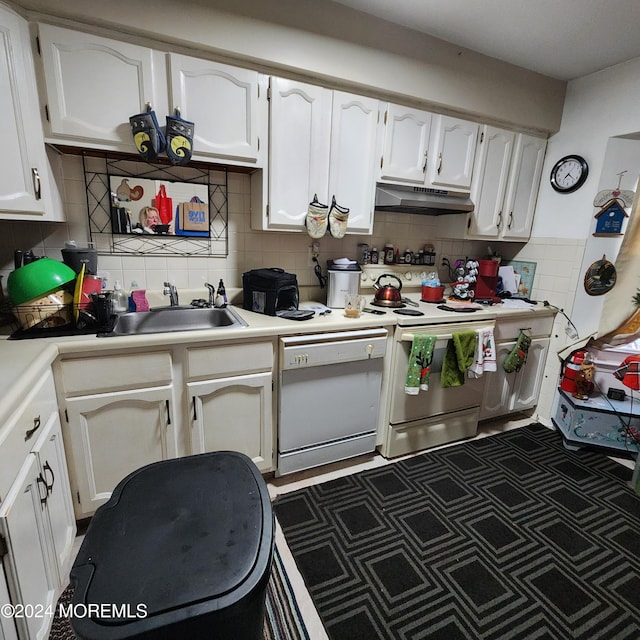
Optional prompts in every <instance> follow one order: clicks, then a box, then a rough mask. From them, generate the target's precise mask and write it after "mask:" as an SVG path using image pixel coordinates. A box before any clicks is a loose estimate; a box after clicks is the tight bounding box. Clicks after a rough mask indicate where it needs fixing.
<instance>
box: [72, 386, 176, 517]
mask: <svg viewBox="0 0 640 640" xmlns="http://www.w3.org/2000/svg"><path fill="white" fill-rule="evenodd" d="M171 399H172V387H170V386H168V387H157V388H154V389H138V390H134V391H122V392H114V393H105V394H100V395H94V396H85V397H80V398H70V399H68V400H67V407H66V410H67V416H68V422H69V425H68V436H69V438H68V440H67V443H70V444H71V446H70V448H71V450H72V455H73V474H72V477H74V478H75V484H76V485H77V486H74V489H75V490H76V491H77V494H76V495H74V496H73V498H74V508H75V509H76V515H77V516H78V517H85V516H86V515H89V514H91V513H93V512H94V511H95V510H96V509H97V508H98V507H99V506H100V505H101V504H103V503H105V502H106V501H107V500H108V499H109V497H110V496H111V492H112V491H113V489H114V488H115V486H116V485H117V484H118V482H120V480H122V479H123V478H124V477H125V476H127V475H128V474H129V473H131V472H132V471H135V470H136V469H139V468H140V467H142V466H144V465H146V464H151V463H152V462H158V461H159V460H166V459H168V458H175V457H176V455H177V444H176V433H175V427H174V419H173V417H172V415H171ZM76 500H77V502H76Z"/></svg>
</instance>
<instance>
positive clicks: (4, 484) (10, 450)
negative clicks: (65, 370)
mask: <svg viewBox="0 0 640 640" xmlns="http://www.w3.org/2000/svg"><path fill="white" fill-rule="evenodd" d="M57 412H58V404H57V401H56V390H55V386H54V384H53V374H52V373H51V371H47V373H46V375H45V376H44V377H43V378H42V379H41V380H40V382H38V384H37V385H35V386H34V387H33V388H32V389H30V390H25V400H24V402H23V403H22V405H21V406H20V407H19V408H18V409H17V411H16V412H14V413H13V414H12V415H11V417H10V418H9V420H7V422H5V424H3V425H2V426H1V427H0V502H1V501H2V500H3V499H4V497H5V496H6V494H7V491H8V490H9V488H10V487H11V485H12V484H13V481H14V479H15V477H16V476H17V474H18V472H19V471H20V469H21V468H22V465H23V464H24V461H25V458H26V457H27V455H28V454H29V452H30V451H31V449H32V447H33V445H34V444H35V442H36V440H37V439H38V436H39V435H40V433H42V431H44V429H45V427H46V424H47V422H48V421H49V420H50V418H51V416H52V414H57Z"/></svg>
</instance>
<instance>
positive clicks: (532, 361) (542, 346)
mask: <svg viewBox="0 0 640 640" xmlns="http://www.w3.org/2000/svg"><path fill="white" fill-rule="evenodd" d="M529 324H532V323H530V322H526V323H525V324H523V325H522V327H523V328H525V329H527V333H529V334H530V335H531V336H532V339H531V345H530V347H529V352H528V354H527V360H526V362H525V364H524V365H523V366H522V368H521V369H520V371H518V372H517V373H515V372H514V373H507V372H506V371H505V370H504V368H503V363H504V361H505V359H506V357H507V356H508V355H509V353H510V352H511V350H512V349H513V348H514V347H515V345H516V339H517V337H518V332H519V326H518V324H517V323H514V322H511V321H510V322H508V323H502V327H501V324H500V323H498V325H497V328H496V336H495V337H496V360H497V371H495V372H491V373H486V374H484V375H486V376H487V377H488V378H487V385H486V387H485V392H484V397H483V400H482V407H481V409H480V419H481V420H485V419H487V418H495V417H498V416H502V415H505V414H508V413H516V412H518V411H524V410H525V409H531V408H533V407H535V406H536V404H537V402H538V394H539V392H540V386H541V385H542V378H543V375H544V368H545V363H546V361H547V354H548V352H549V343H550V338H549V336H550V335H551V328H552V326H553V316H549V317H548V318H540V319H536V320H535V321H534V326H533V327H529V326H528V325H529ZM532 332H533V333H532ZM536 334H537V335H538V337H535V335H536ZM540 334H544V335H540ZM505 336H509V339H504V338H505Z"/></svg>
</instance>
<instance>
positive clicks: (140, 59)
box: [39, 24, 168, 154]
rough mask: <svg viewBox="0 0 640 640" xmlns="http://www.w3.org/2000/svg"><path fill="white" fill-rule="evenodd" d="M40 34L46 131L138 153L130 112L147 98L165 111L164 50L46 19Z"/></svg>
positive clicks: (59, 137)
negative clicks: (46, 114) (45, 99)
mask: <svg viewBox="0 0 640 640" xmlns="http://www.w3.org/2000/svg"><path fill="white" fill-rule="evenodd" d="M39 34H40V35H39V39H40V49H41V52H42V53H41V55H42V65H43V68H44V84H45V88H46V96H47V111H48V116H49V125H48V126H49V131H48V136H50V137H51V138H53V139H54V140H68V141H73V142H79V143H81V144H83V145H85V146H92V147H98V148H105V149H115V150H120V151H127V152H132V153H136V154H137V150H136V148H135V145H134V144H133V136H132V135H131V126H130V124H129V117H130V116H133V115H136V114H138V113H141V112H142V111H144V110H145V105H146V104H147V103H151V105H152V106H153V108H154V110H155V112H156V114H157V115H158V116H159V117H160V116H161V114H163V113H167V111H168V109H167V82H166V69H165V66H164V62H165V61H164V54H159V53H158V52H154V51H152V50H151V49H148V48H146V47H140V46H137V45H133V44H128V43H125V42H119V41H117V40H111V39H108V38H101V37H98V36H94V35H89V34H86V33H81V32H79V31H72V30H69V29H63V28H60V27H54V26H51V25H46V24H41V25H39ZM163 124H164V123H163V122H160V125H163Z"/></svg>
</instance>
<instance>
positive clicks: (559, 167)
mask: <svg viewBox="0 0 640 640" xmlns="http://www.w3.org/2000/svg"><path fill="white" fill-rule="evenodd" d="M588 175H589V165H587V162H586V160H585V159H584V158H583V157H582V156H578V155H569V156H565V157H564V158H560V160H558V162H556V163H555V165H554V166H553V169H551V175H550V176H549V180H550V182H551V186H552V187H553V188H554V189H555V190H556V191H557V192H558V193H572V192H573V191H576V190H577V189H579V188H580V187H581V186H582V185H583V184H584V183H585V181H586V179H587V176H588Z"/></svg>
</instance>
